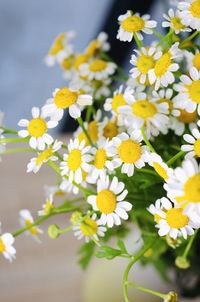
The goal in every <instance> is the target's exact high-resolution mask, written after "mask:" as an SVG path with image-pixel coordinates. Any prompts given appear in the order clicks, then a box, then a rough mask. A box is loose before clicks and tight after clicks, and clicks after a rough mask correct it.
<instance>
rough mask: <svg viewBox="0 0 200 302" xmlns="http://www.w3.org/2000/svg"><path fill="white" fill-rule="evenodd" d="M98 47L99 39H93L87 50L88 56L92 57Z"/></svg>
mask: <svg viewBox="0 0 200 302" xmlns="http://www.w3.org/2000/svg"><path fill="white" fill-rule="evenodd" d="M97 49H98V41H97V40H93V41H92V42H91V43H90V44H89V45H88V48H87V50H86V53H87V55H88V56H90V57H92V56H93V55H94V54H95V52H96V50H97Z"/></svg>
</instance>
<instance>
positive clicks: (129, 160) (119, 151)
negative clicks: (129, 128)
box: [108, 130, 147, 177]
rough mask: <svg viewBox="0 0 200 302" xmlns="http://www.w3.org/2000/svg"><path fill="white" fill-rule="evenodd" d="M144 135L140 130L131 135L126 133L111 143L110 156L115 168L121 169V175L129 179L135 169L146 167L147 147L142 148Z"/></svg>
mask: <svg viewBox="0 0 200 302" xmlns="http://www.w3.org/2000/svg"><path fill="white" fill-rule="evenodd" d="M142 139H143V138H142V134H141V131H140V130H134V131H133V132H132V133H131V135H128V134H126V133H125V132H123V133H120V134H119V135H118V136H116V137H114V138H113V139H112V141H111V144H110V148H109V149H108V150H109V154H110V155H112V157H113V158H112V164H113V166H114V168H115V169H116V168H118V167H121V173H125V174H127V175H128V177H131V176H133V174H134V167H136V168H138V169H141V168H142V167H144V165H145V162H144V153H145V152H146V151H147V147H146V146H142V144H141V142H142Z"/></svg>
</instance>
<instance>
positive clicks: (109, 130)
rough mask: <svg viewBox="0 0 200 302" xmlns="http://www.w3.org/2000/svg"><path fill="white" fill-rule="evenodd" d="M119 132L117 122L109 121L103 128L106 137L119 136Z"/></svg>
mask: <svg viewBox="0 0 200 302" xmlns="http://www.w3.org/2000/svg"><path fill="white" fill-rule="evenodd" d="M117 134H118V129H117V123H115V122H108V123H107V124H106V125H105V127H104V128H103V136H104V137H105V138H109V139H112V138H113V137H115V136H117Z"/></svg>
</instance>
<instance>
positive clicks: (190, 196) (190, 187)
mask: <svg viewBox="0 0 200 302" xmlns="http://www.w3.org/2000/svg"><path fill="white" fill-rule="evenodd" d="M184 193H185V195H184V198H185V199H186V200H187V201H189V202H200V173H198V174H196V175H194V176H191V177H190V178H189V179H188V180H187V181H186V183H185V185H184Z"/></svg>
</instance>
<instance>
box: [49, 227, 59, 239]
mask: <svg viewBox="0 0 200 302" xmlns="http://www.w3.org/2000/svg"><path fill="white" fill-rule="evenodd" d="M48 235H49V237H50V238H51V239H56V238H58V236H59V235H60V228H59V227H58V226H57V225H56V224H51V225H50V226H49V228H48Z"/></svg>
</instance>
